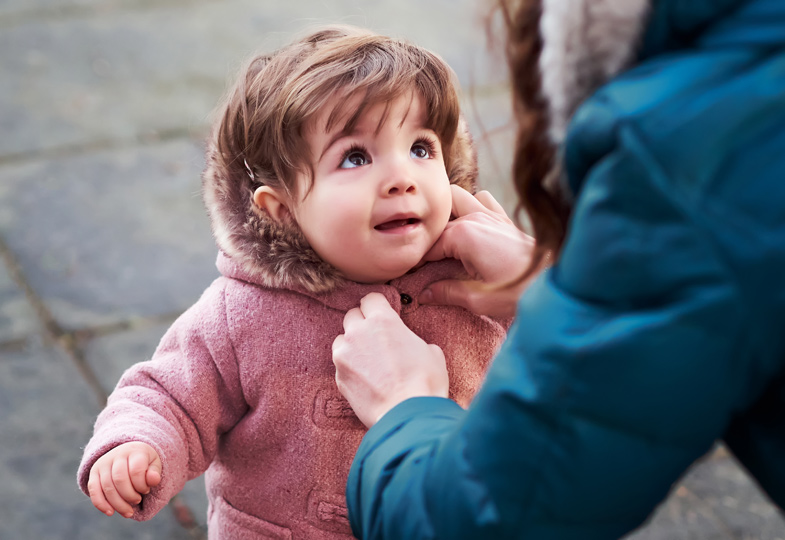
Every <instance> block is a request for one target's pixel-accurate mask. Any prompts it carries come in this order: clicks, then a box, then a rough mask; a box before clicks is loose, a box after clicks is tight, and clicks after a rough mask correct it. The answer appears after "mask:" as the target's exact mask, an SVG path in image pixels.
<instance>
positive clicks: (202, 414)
mask: <svg viewBox="0 0 785 540" xmlns="http://www.w3.org/2000/svg"><path fill="white" fill-rule="evenodd" d="M223 282H224V280H223V279H218V280H217V281H216V282H214V283H213V285H212V286H211V287H210V288H208V289H207V291H205V293H204V294H203V296H202V298H201V299H200V300H199V301H198V302H197V303H196V304H194V306H192V307H191V308H190V309H189V310H188V311H186V312H185V313H184V314H183V315H182V316H181V317H180V318H179V319H178V320H177V321H176V322H175V323H174V324H173V325H172V326H171V328H169V330H168V331H167V333H166V334H165V335H164V337H163V338H162V340H161V343H160V344H159V346H158V348H157V350H156V352H155V354H154V355H153V358H152V359H151V360H150V361H147V362H141V363H139V364H136V365H134V366H132V367H131V368H129V369H128V370H127V371H126V372H125V373H124V374H123V376H122V378H121V379H120V382H119V383H118V384H117V387H116V388H115V390H114V391H113V392H112V394H111V395H110V396H109V399H108V402H107V405H106V408H105V409H104V410H103V411H102V412H101V414H100V415H99V416H98V419H97V421H96V423H95V430H94V434H93V437H92V438H91V440H90V442H89V443H88V445H87V447H86V448H85V451H84V455H83V457H82V462H81V465H80V467H79V472H78V483H79V487H80V488H81V489H82V491H83V492H84V493H85V494H87V480H88V478H89V474H90V469H91V467H92V466H93V464H94V463H95V461H96V460H97V459H98V458H99V457H101V456H102V455H103V454H105V453H106V452H108V451H109V450H111V449H112V448H114V447H116V446H118V445H120V444H123V443H125V442H131V441H141V442H145V443H147V444H149V445H150V446H152V447H153V448H155V450H156V451H157V452H158V454H159V456H160V458H161V461H162V465H163V470H162V479H161V483H160V484H159V485H158V486H156V487H155V488H154V489H153V490H152V491H151V492H150V493H149V494H148V495H145V496H144V498H143V500H142V502H141V504H140V505H138V506H137V507H136V508H135V509H134V516H133V517H134V519H136V520H147V519H150V518H151V517H153V516H154V515H155V514H156V513H157V512H158V511H159V510H160V509H161V508H162V507H163V506H165V505H166V504H167V503H168V502H169V499H170V498H171V497H172V496H174V495H175V494H177V493H178V492H179V491H180V490H181V489H182V488H183V485H184V484H185V482H186V481H188V480H190V479H192V478H195V477H197V476H199V475H200V474H202V473H203V472H204V471H205V470H206V469H207V467H208V465H209V464H210V462H211V461H212V459H213V456H214V455H215V452H216V448H217V444H218V438H219V437H220V435H221V434H222V433H224V432H225V431H228V430H229V429H231V427H232V426H233V425H234V424H235V423H236V422H237V421H238V420H239V418H240V417H241V416H242V414H243V413H244V412H245V410H246V408H247V405H246V403H245V401H244V399H243V392H242V389H241V386H240V380H239V373H238V369H237V363H236V359H235V356H234V351H233V347H232V343H231V341H230V339H229V332H228V329H227V322H226V315H225V313H226V309H225V300H224V287H223V286H222V285H221V284H222V283H223Z"/></svg>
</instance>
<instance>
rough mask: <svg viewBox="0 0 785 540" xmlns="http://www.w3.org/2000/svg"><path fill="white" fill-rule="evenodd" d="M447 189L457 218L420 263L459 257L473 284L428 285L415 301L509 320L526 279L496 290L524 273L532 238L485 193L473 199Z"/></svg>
mask: <svg viewBox="0 0 785 540" xmlns="http://www.w3.org/2000/svg"><path fill="white" fill-rule="evenodd" d="M451 189H452V213H453V215H454V216H455V217H456V219H454V220H452V221H450V222H449V223H448V224H447V227H446V228H445V229H444V232H443V233H442V235H441V237H440V238H439V240H437V241H436V243H435V244H434V245H433V247H432V248H431V249H430V251H428V253H426V254H425V257H424V260H426V261H438V260H441V259H444V258H448V257H451V258H453V259H458V260H460V261H461V262H462V263H463V267H464V268H465V269H466V272H467V273H468V274H469V276H471V277H472V280H444V281H439V282H436V283H433V284H432V285H430V286H429V287H428V288H427V289H425V290H424V291H423V292H422V293H421V294H420V297H419V298H418V300H419V302H420V303H421V304H447V305H455V306H461V307H464V308H466V309H469V310H471V311H473V312H475V313H478V314H480V315H490V316H496V317H511V316H513V315H515V308H516V305H517V303H518V298H519V297H520V295H521V292H523V289H524V288H525V287H526V285H528V283H529V281H530V280H526V281H524V282H522V283H518V284H516V285H515V286H513V287H503V288H500V286H502V285H505V284H507V283H510V282H513V281H514V280H516V279H517V278H518V277H520V276H521V274H523V272H524V270H525V269H526V268H527V266H528V264H529V260H530V259H531V254H532V252H533V250H534V238H532V237H531V236H529V235H527V234H526V233H524V232H523V231H521V230H520V229H518V227H516V226H515V224H514V223H513V222H512V220H511V219H510V218H509V217H507V214H506V213H505V212H504V209H503V208H502V206H501V205H500V204H499V203H498V202H497V201H496V199H494V198H493V196H492V195H491V194H490V193H489V192H487V191H481V192H479V193H477V195H476V196H472V195H471V194H470V193H469V192H468V191H466V190H464V189H462V188H460V187H458V186H455V185H453V186H451Z"/></svg>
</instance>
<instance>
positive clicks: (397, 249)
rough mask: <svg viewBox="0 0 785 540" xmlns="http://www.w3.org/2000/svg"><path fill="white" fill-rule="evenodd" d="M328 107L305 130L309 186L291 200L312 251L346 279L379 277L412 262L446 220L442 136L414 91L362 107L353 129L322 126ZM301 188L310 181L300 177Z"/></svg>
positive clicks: (448, 201)
mask: <svg viewBox="0 0 785 540" xmlns="http://www.w3.org/2000/svg"><path fill="white" fill-rule="evenodd" d="M331 110H332V107H327V108H326V112H325V113H323V114H322V115H321V116H320V117H319V118H317V119H316V122H315V123H314V125H313V126H312V129H310V130H309V132H308V134H307V135H306V140H307V141H308V143H309V145H310V148H311V153H312V156H314V160H315V164H314V179H313V186H312V188H311V190H310V192H308V193H307V194H306V192H305V188H304V187H303V188H302V189H301V191H300V193H299V194H298V200H297V202H296V203H295V204H294V205H293V209H292V210H293V214H294V215H295V217H296V219H297V222H298V224H299V225H300V228H301V229H302V231H303V233H304V234H305V237H306V238H307V239H308V242H309V243H310V244H311V246H312V247H313V248H314V250H315V251H316V252H317V253H318V254H319V256H321V257H322V258H323V259H324V260H326V261H327V262H329V263H331V264H332V265H333V266H335V267H336V268H338V269H339V270H341V271H342V272H343V273H344V274H345V275H346V276H347V277H348V278H350V279H352V280H354V281H359V282H364V283H381V282H385V281H388V280H390V279H393V278H396V277H399V276H402V275H403V274H405V273H406V272H408V271H409V270H410V269H412V268H414V267H415V266H416V265H417V264H418V263H419V262H420V261H421V259H422V257H423V255H425V253H426V252H427V251H428V250H429V249H430V248H431V246H433V244H434V242H435V241H436V240H437V239H438V238H439V236H440V235H441V233H442V231H443V230H444V227H445V226H446V224H447V222H448V220H449V218H450V210H451V206H452V200H451V196H450V182H449V180H448V178H447V171H446V170H445V167H444V159H443V156H442V148H441V142H440V141H439V138H438V137H437V136H436V133H434V132H433V131H431V130H429V129H426V128H425V127H424V121H425V118H426V116H425V108H424V104H423V103H422V100H421V99H420V98H419V97H418V96H414V98H413V99H411V96H404V97H401V98H398V99H397V100H395V101H393V102H392V103H391V105H390V108H389V111H388V113H387V117H386V119H385V121H384V123H383V124H381V125H380V120H381V118H382V115H383V114H384V105H383V104H379V105H376V106H373V107H370V108H368V109H367V111H366V112H365V114H363V116H362V117H361V118H360V119H359V121H358V122H357V125H356V126H355V129H354V130H353V131H352V132H351V133H349V134H348V135H345V134H342V132H341V129H342V126H337V127H336V128H335V129H333V130H331V131H329V132H327V131H325V129H324V126H325V124H326V120H327V115H328V114H329V111H331ZM299 180H300V181H299V182H298V184H299V185H300V186H305V185H307V184H306V182H305V180H304V179H302V178H301V179H299Z"/></svg>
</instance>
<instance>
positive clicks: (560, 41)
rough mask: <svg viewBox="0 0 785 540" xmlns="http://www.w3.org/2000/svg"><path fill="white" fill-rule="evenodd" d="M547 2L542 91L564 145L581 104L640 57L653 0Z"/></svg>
mask: <svg viewBox="0 0 785 540" xmlns="http://www.w3.org/2000/svg"><path fill="white" fill-rule="evenodd" d="M541 1H542V16H541V18H540V33H541V35H542V41H543V45H542V52H541V54H540V72H541V76H542V88H541V90H542V95H543V96H544V98H545V100H546V102H547V103H548V113H549V118H550V132H549V135H550V137H551V139H552V140H553V141H554V142H555V143H556V144H557V145H558V144H561V143H562V142H563V141H564V137H565V134H566V130H567V125H568V124H569V121H570V118H571V117H572V115H573V113H574V112H575V110H576V109H577V108H578V105H580V103H581V102H582V101H583V100H585V99H586V98H588V97H589V96H590V95H591V94H592V92H594V91H595V90H596V89H597V88H599V87H600V86H601V85H603V84H604V83H606V82H607V81H609V80H610V79H611V78H612V77H613V76H614V75H616V74H618V73H619V72H621V71H622V70H623V69H624V68H626V67H628V66H629V65H630V63H631V62H632V61H633V60H634V59H635V56H636V52H637V50H638V46H639V44H640V41H641V39H642V37H643V31H644V29H645V26H646V22H647V16H648V14H649V11H650V7H651V6H650V4H651V0H541Z"/></svg>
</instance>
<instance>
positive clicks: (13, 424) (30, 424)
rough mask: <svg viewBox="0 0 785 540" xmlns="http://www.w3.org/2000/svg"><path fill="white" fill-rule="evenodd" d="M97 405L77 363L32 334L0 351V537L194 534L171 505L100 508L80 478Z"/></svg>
mask: <svg viewBox="0 0 785 540" xmlns="http://www.w3.org/2000/svg"><path fill="white" fill-rule="evenodd" d="M99 410H100V407H99V403H98V401H97V400H96V399H95V398H94V396H93V395H92V393H91V391H90V388H89V387H88V386H87V385H86V384H85V382H84V381H83V380H82V379H81V376H80V375H79V373H78V371H77V370H76V369H75V368H74V366H73V363H72V362H71V361H70V359H69V358H67V357H66V356H65V355H64V354H62V353H61V352H59V351H58V350H57V349H53V348H51V347H48V346H46V345H44V344H42V343H41V342H40V341H39V340H35V339H31V340H30V343H29V345H28V346H27V347H25V348H24V349H23V350H20V351H16V352H10V353H6V354H4V355H3V356H2V359H0V433H2V443H0V479H1V480H2V483H3V489H2V490H0V538H3V539H4V540H6V539H7V540H17V539H19V540H22V539H25V540H27V539H31V540H32V539H35V540H74V539H77V538H78V539H80V540H106V539H109V538H111V539H113V540H114V539H118V540H120V539H132V538H133V539H142V538H144V539H160V538H172V539H175V540H185V539H186V538H189V536H188V535H186V534H185V531H184V530H183V529H182V528H181V527H180V526H179V524H178V523H177V522H176V521H175V520H174V519H173V518H172V515H171V513H170V512H168V511H164V512H161V513H160V514H159V515H158V516H156V518H155V519H153V520H152V521H150V522H148V523H144V524H139V523H136V522H130V521H126V520H123V519H122V518H119V517H116V516H115V517H112V518H108V517H106V516H104V515H102V514H101V513H99V512H98V511H96V510H95V509H94V508H93V507H92V505H91V504H90V501H89V499H88V498H87V497H85V496H84V495H82V494H81V492H80V491H79V490H78V488H77V486H76V469H77V466H78V464H79V460H80V459H81V448H82V447H83V446H84V444H85V443H86V442H87V439H88V438H89V434H90V431H91V427H92V423H93V421H94V419H95V416H96V415H97V413H98V411H99Z"/></svg>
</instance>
